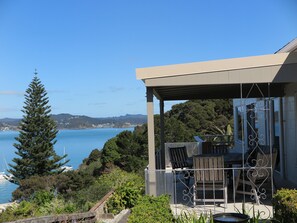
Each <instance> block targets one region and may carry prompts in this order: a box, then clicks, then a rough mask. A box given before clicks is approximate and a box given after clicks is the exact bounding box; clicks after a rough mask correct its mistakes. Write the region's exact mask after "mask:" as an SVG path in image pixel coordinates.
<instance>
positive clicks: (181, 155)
mask: <svg viewBox="0 0 297 223" xmlns="http://www.w3.org/2000/svg"><path fill="white" fill-rule="evenodd" d="M168 150H169V157H170V162H171V165H172V169H182V170H184V169H188V168H192V166H193V163H192V161H191V159H190V158H189V157H188V153H187V149H186V146H181V147H169V148H168ZM177 173H183V175H184V179H185V180H186V184H187V186H189V181H190V177H191V171H189V170H186V171H180V172H177Z"/></svg>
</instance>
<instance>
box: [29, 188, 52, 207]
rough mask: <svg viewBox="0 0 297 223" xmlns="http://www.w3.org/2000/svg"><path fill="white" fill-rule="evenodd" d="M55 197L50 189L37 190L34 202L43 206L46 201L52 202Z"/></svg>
mask: <svg viewBox="0 0 297 223" xmlns="http://www.w3.org/2000/svg"><path fill="white" fill-rule="evenodd" d="M54 197H55V196H54V194H53V193H51V192H49V191H37V192H36V193H35V194H34V196H33V199H32V202H34V203H35V204H37V205H38V206H42V205H44V204H46V203H49V202H51V201H52V200H53V198H54Z"/></svg>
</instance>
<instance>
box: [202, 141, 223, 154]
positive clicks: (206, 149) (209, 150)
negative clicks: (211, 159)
mask: <svg viewBox="0 0 297 223" xmlns="http://www.w3.org/2000/svg"><path fill="white" fill-rule="evenodd" d="M226 153H228V145H227V144H213V143H212V142H203V143H202V154H226Z"/></svg>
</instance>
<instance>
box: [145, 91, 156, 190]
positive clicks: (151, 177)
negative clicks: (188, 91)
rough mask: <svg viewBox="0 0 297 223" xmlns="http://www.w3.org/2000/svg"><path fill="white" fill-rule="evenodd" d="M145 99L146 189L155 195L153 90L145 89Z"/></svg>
mask: <svg viewBox="0 0 297 223" xmlns="http://www.w3.org/2000/svg"><path fill="white" fill-rule="evenodd" d="M146 97H147V134H148V155H149V166H148V187H149V188H148V189H149V194H150V195H156V194H157V193H156V173H155V172H156V158H155V131H154V95H153V89H152V88H149V87H147V88H146Z"/></svg>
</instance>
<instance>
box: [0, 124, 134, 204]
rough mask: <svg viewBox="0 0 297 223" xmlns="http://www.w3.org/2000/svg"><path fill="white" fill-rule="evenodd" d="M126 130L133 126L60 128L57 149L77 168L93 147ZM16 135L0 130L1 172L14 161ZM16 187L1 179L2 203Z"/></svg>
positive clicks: (101, 144) (99, 147)
mask: <svg viewBox="0 0 297 223" xmlns="http://www.w3.org/2000/svg"><path fill="white" fill-rule="evenodd" d="M124 130H129V131H133V128H100V129H79V130H60V131H59V133H58V135H57V138H56V139H57V143H56V144H55V151H56V153H57V154H58V155H60V156H62V155H63V154H64V152H65V153H66V154H67V158H66V159H70V161H69V163H67V165H70V166H72V167H73V168H74V169H77V168H78V167H79V165H80V164H81V163H82V161H83V159H85V158H87V157H88V156H89V154H90V153H91V151H92V150H93V149H99V150H101V149H102V148H103V146H104V144H105V142H106V141H107V140H108V139H110V138H112V137H114V136H116V135H117V134H119V133H120V132H122V131H124ZM16 136H18V132H17V131H4V132H0V172H1V171H5V170H6V169H7V163H8V164H9V163H12V161H11V160H12V159H13V158H14V157H15V156H16V155H15V153H14V152H15V148H14V147H13V144H14V143H15V142H16V141H15V137H16ZM16 188H17V186H16V185H14V184H12V183H9V182H8V181H6V180H0V204H1V203H7V202H9V201H10V200H11V193H12V192H13V191H14V190H15V189H16Z"/></svg>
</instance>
